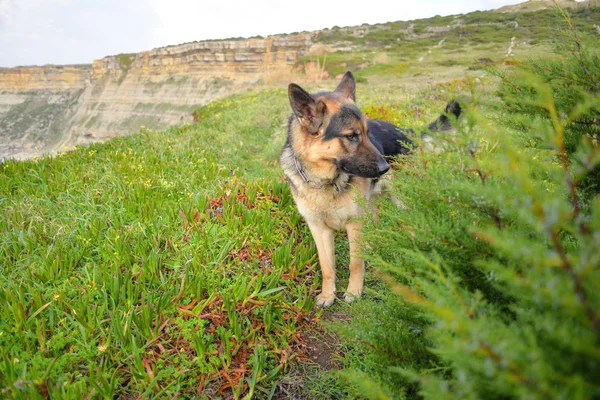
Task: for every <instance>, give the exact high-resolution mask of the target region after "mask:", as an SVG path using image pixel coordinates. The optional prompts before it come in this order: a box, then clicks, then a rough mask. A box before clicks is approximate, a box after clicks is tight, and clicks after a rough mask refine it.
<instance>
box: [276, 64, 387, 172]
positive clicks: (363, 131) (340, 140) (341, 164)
mask: <svg viewBox="0 0 600 400" xmlns="http://www.w3.org/2000/svg"><path fill="white" fill-rule="evenodd" d="M355 91H356V83H355V81H354V76H353V75H352V73H351V72H350V71H348V72H346V74H345V75H344V77H343V78H342V80H341V81H340V83H339V85H338V87H337V88H336V89H335V90H334V91H333V92H319V93H315V94H313V95H311V94H309V93H308V92H306V91H305V90H304V89H302V88H301V87H300V86H298V85H296V84H294V83H292V84H290V85H289V87H288V96H289V98H290V105H291V106H292V110H293V112H294V115H295V117H296V118H297V121H298V125H297V126H295V128H296V130H299V132H296V133H295V135H296V136H295V139H294V140H295V142H296V143H294V144H293V145H294V146H295V150H296V151H297V152H299V153H301V154H302V156H303V158H304V159H306V160H307V161H308V162H310V163H311V164H312V165H311V168H313V169H315V170H318V171H321V172H322V173H324V174H327V173H328V171H329V173H330V174H331V173H332V172H334V171H337V170H342V171H344V172H346V173H348V174H350V175H356V176H361V177H364V178H377V177H379V176H381V175H383V174H384V173H386V172H387V171H388V170H389V168H390V166H389V164H388V163H387V161H386V160H385V158H383V156H382V155H381V154H380V153H379V151H378V150H377V149H376V148H375V146H373V144H372V143H371V141H370V140H369V136H368V131H367V120H366V118H365V116H364V115H363V113H362V112H361V111H360V109H359V108H358V107H357V106H356V104H355V103H354V102H355Z"/></svg>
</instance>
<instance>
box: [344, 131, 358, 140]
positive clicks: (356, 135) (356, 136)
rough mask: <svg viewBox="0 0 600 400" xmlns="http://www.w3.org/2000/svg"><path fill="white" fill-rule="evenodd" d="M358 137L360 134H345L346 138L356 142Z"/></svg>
mask: <svg viewBox="0 0 600 400" xmlns="http://www.w3.org/2000/svg"><path fill="white" fill-rule="evenodd" d="M359 138H360V135H359V134H358V133H353V134H352V135H346V139H348V140H349V141H351V142H358V139H359Z"/></svg>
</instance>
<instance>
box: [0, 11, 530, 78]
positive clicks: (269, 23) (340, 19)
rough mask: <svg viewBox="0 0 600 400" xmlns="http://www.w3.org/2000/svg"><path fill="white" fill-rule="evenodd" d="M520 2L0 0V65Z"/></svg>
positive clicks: (68, 60)
mask: <svg viewBox="0 0 600 400" xmlns="http://www.w3.org/2000/svg"><path fill="white" fill-rule="evenodd" d="M522 1H524V0H453V1H449V0H385V1H384V0H366V1H365V0H362V1H355V0H346V1H343V2H341V1H340V2H336V1H332V0H294V1H285V2H284V1H276V0H248V1H236V0H208V1H203V0H0V67H12V66H17V65H41V64H77V63H91V62H92V61H93V60H94V59H98V58H102V57H104V56H107V55H113V54H118V53H133V52H140V51H143V50H150V49H153V48H155V47H161V46H166V45H173V44H180V43H185V42H192V41H196V40H203V39H222V38H229V37H239V36H241V37H249V36H255V35H261V36H266V35H271V34H277V33H291V32H300V31H312V30H316V29H323V28H331V27H333V26H334V25H338V26H349V25H360V24H362V23H365V22H366V23H370V24H373V23H378V22H388V21H398V20H409V19H415V18H426V17H432V16H434V15H438V14H439V15H450V14H460V13H465V12H469V11H474V10H489V9H493V8H498V7H500V6H503V5H506V4H516V3H520V2H522Z"/></svg>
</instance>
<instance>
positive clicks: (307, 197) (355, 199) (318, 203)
mask: <svg viewBox="0 0 600 400" xmlns="http://www.w3.org/2000/svg"><path fill="white" fill-rule="evenodd" d="M367 181H370V180H368V179H365V178H355V179H354V180H353V181H352V186H353V187H354V188H356V189H353V188H352V187H348V188H345V189H343V191H342V192H341V193H338V192H336V190H335V189H333V188H329V187H328V188H323V189H312V188H301V189H300V188H294V189H292V195H293V197H294V201H295V202H296V205H297V206H298V211H299V212H300V214H301V215H302V216H303V217H304V218H305V219H306V220H307V221H315V222H322V223H324V224H325V225H327V226H329V227H330V228H332V229H336V230H343V229H345V227H346V225H347V224H348V223H350V222H351V221H352V220H353V219H356V218H357V217H360V216H361V215H363V214H364V209H363V207H364V204H362V205H361V204H359V202H360V200H359V198H360V197H363V198H364V200H365V202H368V200H369V197H370V190H369V189H368V187H369V186H370V185H371V183H370V182H367ZM362 186H366V187H367V189H366V190H362ZM298 191H302V192H303V193H298ZM357 192H358V193H357ZM360 195H362V196H360Z"/></svg>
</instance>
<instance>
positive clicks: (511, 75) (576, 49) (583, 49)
mask: <svg viewBox="0 0 600 400" xmlns="http://www.w3.org/2000/svg"><path fill="white" fill-rule="evenodd" d="M558 12H560V13H561V14H562V17H563V19H564V21H565V28H564V29H563V30H562V39H563V40H559V41H556V42H555V49H556V53H555V54H552V55H549V56H548V57H546V58H535V59H533V58H530V59H528V60H526V61H525V62H523V63H521V64H519V65H518V66H517V67H516V68H513V69H509V70H502V69H492V70H490V72H492V74H494V75H496V76H498V77H500V78H501V85H500V88H499V91H498V94H499V97H500V98H501V99H502V103H503V104H502V105H503V107H505V109H506V111H507V112H508V113H510V114H511V118H505V120H504V121H503V123H504V124H506V125H508V126H512V127H515V128H517V129H518V130H520V131H522V132H523V133H524V134H525V135H527V136H528V137H529V139H530V140H531V141H532V143H537V144H544V143H545V141H544V140H543V139H544V138H541V140H540V138H537V137H536V136H535V135H531V132H530V126H531V121H532V119H533V120H536V119H539V118H542V119H544V118H547V117H548V113H547V110H546V109H545V108H542V107H539V106H538V104H537V98H538V96H539V93H537V91H536V90H537V89H536V86H532V85H531V81H532V80H534V81H537V82H541V83H545V84H546V85H547V87H548V88H549V90H550V91H551V94H552V98H553V99H554V105H553V106H554V107H555V109H556V112H557V113H558V114H559V116H560V117H562V118H566V117H568V118H569V120H570V122H571V123H569V124H568V125H567V126H565V128H564V138H563V143H564V147H565V151H566V152H567V154H568V155H571V154H572V153H574V152H575V151H576V149H577V146H578V145H579V143H580V141H581V139H582V138H587V139H591V140H592V141H593V142H594V144H595V145H596V146H598V145H600V118H599V116H600V108H599V107H598V103H597V102H595V100H596V99H597V98H598V96H599V95H600V62H598V54H599V49H598V46H597V45H595V43H596V42H597V41H598V38H597V37H587V36H583V35H582V34H580V33H579V32H578V31H577V30H576V29H575V28H574V26H573V24H572V22H571V19H570V17H569V15H568V14H567V13H566V12H565V11H563V10H560V9H558ZM599 181H600V170H598V169H597V170H596V171H594V173H592V174H591V176H589V177H588V178H587V179H586V180H585V181H583V182H581V184H580V185H579V186H580V188H581V189H583V190H585V191H587V192H591V193H598V191H599V190H600V182H599ZM586 195H587V193H586Z"/></svg>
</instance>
